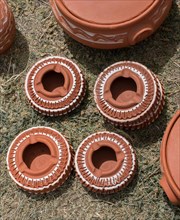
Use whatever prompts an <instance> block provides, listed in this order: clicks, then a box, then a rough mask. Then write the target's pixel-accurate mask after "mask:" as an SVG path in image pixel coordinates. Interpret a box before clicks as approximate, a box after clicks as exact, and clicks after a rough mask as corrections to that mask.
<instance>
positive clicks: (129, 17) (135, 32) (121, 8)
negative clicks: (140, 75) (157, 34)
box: [50, 0, 172, 49]
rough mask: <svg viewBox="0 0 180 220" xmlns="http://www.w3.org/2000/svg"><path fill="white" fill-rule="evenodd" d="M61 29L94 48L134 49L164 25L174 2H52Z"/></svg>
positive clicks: (61, 0)
mask: <svg viewBox="0 0 180 220" xmlns="http://www.w3.org/2000/svg"><path fill="white" fill-rule="evenodd" d="M50 5H51V7H52V10H53V12H54V15H55V17H56V19H57V21H58V22H59V24H60V25H61V27H62V28H63V29H64V30H65V31H66V32H67V33H68V34H69V35H70V36H71V37H72V38H74V39H75V40H77V41H79V42H80V43H82V44H85V45H87V46H90V47H94V48H101V49H113V48H121V47H127V46H130V45H134V44H136V43H137V42H139V41H141V40H144V39H145V38H147V37H148V36H150V35H151V34H152V33H153V32H154V31H156V29H157V28H158V27H159V26H160V25H161V24H162V22H163V21H164V19H165V18H166V16H167V15H168V12H169V10H170V8H171V5H172V0H148V1H142V0H139V1H134V0H130V1H99V0H93V1H79V0H74V1H69V0H50Z"/></svg>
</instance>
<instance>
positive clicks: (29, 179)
mask: <svg viewBox="0 0 180 220" xmlns="http://www.w3.org/2000/svg"><path fill="white" fill-rule="evenodd" d="M72 153H73V150H72V148H71V147H70V145H69V144H68V142H67V140H66V139H65V138H64V137H63V136H62V134H60V133H59V132H58V131H56V130H54V129H52V128H48V127H34V128H31V129H28V130H26V131H24V132H22V133H21V134H19V135H18V136H17V137H16V138H15V139H14V141H13V142H12V144H11V146H10V148H9V150H8V154H7V166H8V171H9V174H10V176H11V178H12V179H13V180H14V181H15V183H16V184H17V185H18V186H19V187H21V188H22V189H24V190H27V191H29V192H32V193H45V192H49V191H52V190H54V189H55V188H57V187H59V186H60V185H62V184H63V183H64V181H65V180H66V179H67V177H68V176H69V175H70V172H71V169H72V160H73V154H72Z"/></svg>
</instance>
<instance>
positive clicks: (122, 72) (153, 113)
mask: <svg viewBox="0 0 180 220" xmlns="http://www.w3.org/2000/svg"><path fill="white" fill-rule="evenodd" d="M94 97H95V102H96V105H97V108H98V109H99V111H100V113H101V114H102V115H103V116H104V117H105V119H106V120H107V121H109V122H111V123H112V124H114V125H116V126H119V127H121V128H125V129H139V128H143V127H144V126H146V125H149V124H150V123H151V122H153V121H154V120H155V119H156V118H157V117H158V116H159V114H160V113H161V111H162V109H163V105H164V91H163V87H162V85H161V83H160V82H159V80H158V78H157V77H156V76H155V75H154V74H153V73H152V72H151V71H150V70H149V69H147V68H146V67H145V66H143V65H142V64H140V63H136V62H130V61H125V62H118V63H115V64H113V65H112V66H109V67H108V68H107V69H105V70H104V71H103V72H102V73H101V74H100V75H99V77H98V79H97V81H96V84H95V88H94Z"/></svg>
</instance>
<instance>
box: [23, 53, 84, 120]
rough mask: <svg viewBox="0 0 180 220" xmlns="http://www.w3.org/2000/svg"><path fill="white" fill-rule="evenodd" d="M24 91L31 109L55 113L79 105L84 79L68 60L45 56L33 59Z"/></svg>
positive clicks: (61, 113) (53, 114)
mask: <svg viewBox="0 0 180 220" xmlns="http://www.w3.org/2000/svg"><path fill="white" fill-rule="evenodd" d="M25 91H26V95H27V97H28V100H29V102H30V103H31V105H32V107H33V108H34V109H35V110H37V111H39V112H40V113H42V114H44V115H48V116H58V115H63V114H66V113H68V112H70V111H72V110H74V109H75V108H76V107H78V106H79V105H80V103H81V102H82V100H83V98H84V95H85V80H84V76H83V74H82V73H81V71H80V69H79V67H78V66H77V65H76V64H75V63H73V62H72V61H70V60H68V59H66V58H63V57H57V56H53V57H47V58H45V59H43V60H40V61H39V62H37V63H36V64H35V65H34V66H33V67H32V68H31V70H30V71H29V73H28V74H27V77H26V82H25Z"/></svg>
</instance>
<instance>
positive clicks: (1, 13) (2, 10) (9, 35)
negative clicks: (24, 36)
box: [0, 0, 16, 54]
mask: <svg viewBox="0 0 180 220" xmlns="http://www.w3.org/2000/svg"><path fill="white" fill-rule="evenodd" d="M15 32H16V28H15V21H14V16H13V13H12V11H11V9H10V8H9V6H8V4H7V2H6V0H0V54H2V53H4V52H5V51H6V50H8V49H9V47H10V46H11V44H12V43H13V41H14V37H15Z"/></svg>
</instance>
